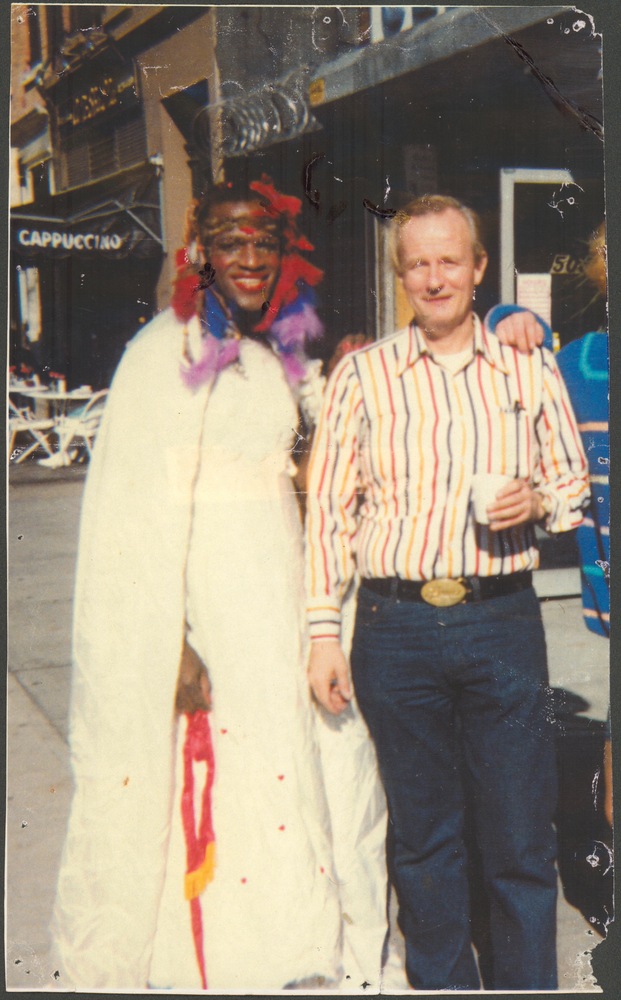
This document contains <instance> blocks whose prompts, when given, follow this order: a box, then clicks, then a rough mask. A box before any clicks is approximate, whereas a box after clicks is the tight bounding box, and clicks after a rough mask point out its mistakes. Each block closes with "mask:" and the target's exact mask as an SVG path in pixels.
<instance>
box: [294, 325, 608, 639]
mask: <svg viewBox="0 0 621 1000" xmlns="http://www.w3.org/2000/svg"><path fill="white" fill-rule="evenodd" d="M442 360H443V359H442V355H436V356H434V355H433V353H432V352H431V351H430V349H429V348H428V347H427V345H426V342H425V339H424V337H423V336H422V334H421V332H420V330H418V329H417V327H416V326H415V325H414V324H411V325H410V326H409V327H407V328H406V329H404V330H401V331H399V332H398V333H396V334H394V335H393V336H392V337H390V338H388V339H386V340H382V341H379V342H378V343H375V344H372V345H371V346H369V347H367V348H363V349H362V350H361V351H358V352H356V353H355V354H350V355H347V356H346V357H345V358H344V359H343V360H342V361H341V363H340V364H339V365H338V367H337V368H336V369H335V371H334V373H333V375H332V377H331V379H330V382H329V383H328V387H327V390H326V395H325V398H324V405H323V409H322V414H321V417H320V420H319V424H318V427H317V431H316V435H315V442H314V446H313V453H312V457H311V463H310V468H309V485H308V507H307V594H308V614H309V624H310V633H311V637H312V638H315V639H317V638H323V637H328V636H330V637H332V636H336V637H338V636H339V632H340V607H341V601H342V598H343V596H344V594H345V592H346V590H347V588H348V586H349V583H350V581H351V580H352V578H353V576H354V573H355V572H356V570H357V571H358V572H359V573H360V575H361V576H363V577H392V576H397V577H401V578H402V579H406V580H430V579H435V578H442V577H453V578H455V577H460V576H495V575H499V574H509V573H516V572H521V571H525V570H530V569H534V568H536V566H537V565H538V558H539V554H538V551H537V547H536V544H535V532H534V526H533V525H532V524H526V525H520V526H519V527H517V528H513V529H509V530H506V531H501V532H492V531H490V530H489V528H488V527H487V526H484V525H479V524H477V523H476V522H475V521H474V517H473V514H472V508H471V503H470V493H471V484H472V476H473V474H474V473H476V472H496V473H504V474H505V475H510V476H511V477H512V478H518V477H523V478H528V479H529V481H530V482H531V484H532V485H533V487H534V488H536V489H537V490H538V491H539V492H540V493H541V494H542V496H543V497H544V498H545V499H546V500H547V501H548V502H547V506H548V507H549V513H548V514H547V516H546V522H545V525H546V528H547V529H548V530H549V531H552V532H558V531H567V530H569V529H571V528H574V527H576V526H577V525H578V524H580V522H581V521H582V507H583V506H584V505H585V504H586V502H587V501H588V497H589V488H588V469H587V463H586V459H585V455H584V452H583V449H582V444H581V441H580V435H579V432H578V429H577V426H576V421H575V418H574V415H573V411H572V409H571V404H570V402H569V397H568V395H567V391H566V389H565V386H564V384H563V381H562V378H561V377H560V374H559V371H558V368H557V366H556V363H555V361H554V357H553V355H552V354H551V353H550V352H549V351H547V350H545V349H537V350H536V351H535V352H534V353H532V354H531V355H522V354H519V353H518V352H517V351H516V350H515V349H514V348H511V347H503V346H502V345H501V344H500V342H499V341H498V340H497V339H496V337H495V336H493V335H492V334H490V333H489V332H487V331H486V330H484V328H483V326H482V325H481V323H480V321H479V320H478V318H476V317H475V332H474V343H473V352H472V354H471V355H470V357H469V358H466V359H465V360H464V362H463V365H462V367H461V368H460V369H459V370H458V371H456V372H453V371H451V370H450V369H449V368H448V367H447V366H445V365H443V364H442Z"/></svg>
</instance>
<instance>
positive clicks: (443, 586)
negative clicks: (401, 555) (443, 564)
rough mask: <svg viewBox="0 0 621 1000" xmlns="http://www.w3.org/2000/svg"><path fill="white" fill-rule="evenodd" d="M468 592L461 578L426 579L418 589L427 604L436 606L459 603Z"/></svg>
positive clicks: (446, 606) (441, 606)
mask: <svg viewBox="0 0 621 1000" xmlns="http://www.w3.org/2000/svg"><path fill="white" fill-rule="evenodd" d="M467 593H468V588H467V587H466V585H465V584H464V583H462V580H461V579H459V580H427V583H425V584H423V586H422V587H421V590H420V596H421V597H422V599H423V601H426V602H427V604H433V606H434V607H436V608H450V607H451V606H452V605H453V604H459V603H460V601H463V599H464V597H465V596H466V594H467Z"/></svg>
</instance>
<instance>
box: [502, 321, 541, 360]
mask: <svg viewBox="0 0 621 1000" xmlns="http://www.w3.org/2000/svg"><path fill="white" fill-rule="evenodd" d="M496 336H497V337H498V339H499V341H500V343H501V344H506V345H507V346H508V347H517V349H518V351H519V352H520V354H532V352H533V351H534V350H535V348H536V347H541V345H542V344H543V339H544V336H545V334H544V330H543V327H542V325H541V323H540V322H539V320H538V319H537V317H536V316H534V315H533V314H532V313H531V312H515V313H510V314H509V316H505V318H504V319H501V320H500V322H499V323H497V324H496Z"/></svg>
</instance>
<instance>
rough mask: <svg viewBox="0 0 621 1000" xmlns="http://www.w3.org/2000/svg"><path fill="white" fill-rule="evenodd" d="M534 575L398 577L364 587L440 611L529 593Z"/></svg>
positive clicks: (364, 582) (365, 581)
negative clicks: (440, 609)
mask: <svg viewBox="0 0 621 1000" xmlns="http://www.w3.org/2000/svg"><path fill="white" fill-rule="evenodd" d="M532 584H533V574H532V573H530V572H528V573H510V574H509V575H508V576H461V577H459V579H457V580H449V579H438V580H401V579H400V578H399V577H397V576H389V577H373V578H372V579H363V580H362V586H363V587H367V589H368V590H372V591H373V592H374V593H375V594H381V595H382V596H383V597H392V598H395V599H396V600H399V601H423V602H424V603H425V604H433V605H434V607H437V608H448V607H451V606H452V605H453V604H465V603H467V602H472V601H487V600H489V599H490V598H492V597H504V596H505V595H506V594H515V593H517V591H519V590H528V588H529V587H532Z"/></svg>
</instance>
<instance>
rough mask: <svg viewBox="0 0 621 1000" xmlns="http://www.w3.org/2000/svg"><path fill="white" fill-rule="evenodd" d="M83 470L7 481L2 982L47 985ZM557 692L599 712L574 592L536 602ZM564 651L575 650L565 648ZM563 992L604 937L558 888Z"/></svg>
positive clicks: (64, 781)
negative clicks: (561, 691) (543, 624)
mask: <svg viewBox="0 0 621 1000" xmlns="http://www.w3.org/2000/svg"><path fill="white" fill-rule="evenodd" d="M84 475H85V467H83V466H77V467H69V468H67V469H59V470H49V469H41V468H40V467H38V466H37V465H36V463H28V464H26V463H25V464H24V465H23V466H18V467H16V468H14V469H11V474H10V480H9V493H8V502H9V676H8V689H7V690H8V697H7V713H8V726H7V747H8V751H7V752H8V771H7V796H8V806H7V827H6V830H7V834H6V837H7V839H6V851H7V865H6V966H7V969H6V985H7V989H9V990H25V989H28V990H33V989H34V990H36V989H50V988H52V989H53V988H54V972H55V969H54V968H53V966H52V964H51V959H50V942H49V932H48V923H49V919H50V915H51V910H52V905H53V899H54V891H55V883H56V878H57V873H58V867H59V863H60V855H61V850H62V844H63V840H64V834H65V825H66V819H67V815H68V809H69V803H70V796H71V776H70V770H69V763H68V746H67V717H68V701H69V690H70V629H71V600H72V592H73V582H74V573H75V556H76V541H77V532H78V523H79V511H80V504H81V497H82V489H83V480H84ZM542 609H543V615H544V623H545V627H546V636H547V642H548V653H549V661H550V676H551V683H552V686H553V687H557V688H563V689H564V690H565V691H569V692H572V693H574V694H576V695H579V696H580V697H581V698H583V699H584V701H585V702H586V704H587V708H586V709H585V713H586V714H588V716H589V717H591V718H595V719H604V718H605V717H606V712H607V708H608V674H607V664H606V659H605V656H603V655H602V645H601V642H599V641H598V638H597V637H596V636H593V635H591V633H589V632H588V631H587V629H586V628H585V627H584V625H583V623H582V617H581V606H580V600H579V598H576V597H570V598H567V599H557V600H550V601H545V602H544V603H543V605H542ZM569 650H571V655H568V651H569ZM559 897H560V898H559V907H558V919H559V930H558V951H559V989H560V990H561V991H572V990H578V991H588V992H599V987H598V986H597V984H596V983H595V980H594V977H593V975H592V972H591V962H590V950H591V949H592V948H593V947H594V946H596V945H597V944H598V943H599V942H600V940H601V939H600V938H599V936H598V935H597V934H595V932H594V931H593V930H592V929H591V928H590V927H589V924H588V923H587V922H586V920H585V919H584V918H583V917H582V915H581V914H580V913H579V912H578V910H576V909H575V908H574V907H573V906H570V905H569V904H568V903H567V902H565V900H564V899H563V898H562V893H560V894H559Z"/></svg>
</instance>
